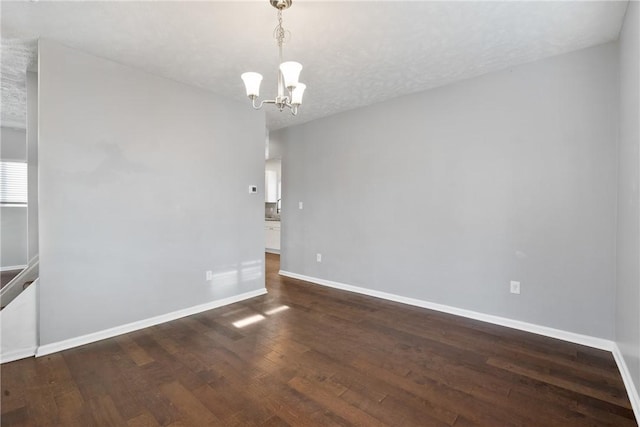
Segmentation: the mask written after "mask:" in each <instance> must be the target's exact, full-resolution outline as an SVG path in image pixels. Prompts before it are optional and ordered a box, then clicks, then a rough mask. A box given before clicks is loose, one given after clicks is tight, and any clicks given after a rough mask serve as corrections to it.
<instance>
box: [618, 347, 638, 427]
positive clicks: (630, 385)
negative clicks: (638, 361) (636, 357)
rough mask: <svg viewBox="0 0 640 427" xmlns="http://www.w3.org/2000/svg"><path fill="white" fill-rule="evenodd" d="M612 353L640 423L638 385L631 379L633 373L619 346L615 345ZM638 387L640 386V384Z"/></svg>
mask: <svg viewBox="0 0 640 427" xmlns="http://www.w3.org/2000/svg"><path fill="white" fill-rule="evenodd" d="M612 353H613V358H614V359H615V360H616V363H617V365H618V370H620V375H621V376H622V381H623V382H624V386H625V388H626V389H627V394H628V395H629V400H630V401H631V407H632V408H633V413H634V414H635V416H636V421H638V422H640V395H638V389H637V388H636V384H634V382H633V378H632V377H631V373H630V372H629V368H628V367H627V362H626V361H625V360H624V357H623V356H622V352H621V351H620V347H618V344H615V343H614V344H613V350H612ZM638 385H639V386H640V384H638Z"/></svg>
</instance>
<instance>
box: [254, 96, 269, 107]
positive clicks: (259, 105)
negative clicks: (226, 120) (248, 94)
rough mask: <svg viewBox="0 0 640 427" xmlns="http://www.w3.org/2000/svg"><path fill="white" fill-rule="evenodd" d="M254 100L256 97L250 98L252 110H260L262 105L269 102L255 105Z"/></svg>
mask: <svg viewBox="0 0 640 427" xmlns="http://www.w3.org/2000/svg"><path fill="white" fill-rule="evenodd" d="M256 99H257V97H255V96H254V97H253V98H251V105H253V108H254V109H256V110H259V109H261V108H262V104H265V103H267V104H268V103H269V101H260V104H258V105H256Z"/></svg>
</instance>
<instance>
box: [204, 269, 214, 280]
mask: <svg viewBox="0 0 640 427" xmlns="http://www.w3.org/2000/svg"><path fill="white" fill-rule="evenodd" d="M205 277H206V278H207V280H213V271H211V270H208V271H207V272H206V275H205Z"/></svg>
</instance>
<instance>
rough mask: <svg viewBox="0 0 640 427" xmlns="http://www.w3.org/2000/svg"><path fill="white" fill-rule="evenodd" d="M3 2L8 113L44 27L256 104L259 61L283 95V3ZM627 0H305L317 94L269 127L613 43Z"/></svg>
mask: <svg viewBox="0 0 640 427" xmlns="http://www.w3.org/2000/svg"><path fill="white" fill-rule="evenodd" d="M1 7H2V38H3V40H2V73H3V76H2V77H3V81H2V107H3V112H2V119H3V122H5V123H8V122H12V121H13V122H15V121H21V120H22V121H24V111H19V110H20V108H22V110H24V81H22V82H21V81H19V80H20V79H19V78H16V74H19V72H21V71H22V70H23V69H24V68H25V67H26V66H27V64H28V62H29V61H30V60H31V58H32V57H33V40H35V39H37V38H38V37H44V38H49V39H52V40H56V41H58V42H60V43H63V44H65V45H67V46H70V47H74V48H77V49H80V50H82V51H85V52H88V53H92V54H94V55H98V56H102V57H105V58H110V59H113V60H115V61H118V62H120V63H123V64H128V65H131V66H133V67H137V68H141V69H144V70H147V71H149V72H151V73H154V74H158V75H161V76H165V77H168V78H171V79H174V80H178V81H181V82H185V83H188V84H192V85H196V86H199V87H203V88H206V89H209V90H211V91H213V92H216V93H219V94H220V95H223V96H225V97H229V98H232V99H236V100H238V101H241V102H245V103H247V108H250V106H249V102H248V100H247V99H246V97H245V96H244V87H243V84H242V81H241V80H240V77H239V76H240V74H241V73H242V72H244V71H257V72H260V73H262V74H263V75H264V77H265V78H264V81H263V86H262V88H261V94H262V95H263V97H267V98H272V97H273V96H274V92H275V87H276V82H275V79H276V75H275V71H276V67H277V62H278V61H277V48H276V45H275V41H274V40H273V39H272V31H273V28H274V27H275V25H276V11H275V9H273V8H272V7H271V6H269V4H268V1H267V0H262V1H258V2H255V1H249V2H247V1H233V2H202V1H201V2H187V1H175V2H153V1H139V2H137V1H136V2H106V1H103V2H73V1H72V2H58V1H56V2H44V1H40V2H11V1H4V0H3V1H2V6H1ZM626 7H627V2H626V1H624V2H618V1H605V2H597V1H594V2H558V1H549V2H517V1H512V2H485V1H477V2H458V1H451V2H420V1H403V2H399V1H398V2H396V1H387V2H365V1H356V2H315V1H305V0H296V1H295V2H294V5H293V6H292V7H291V9H288V10H286V11H285V12H284V26H285V28H287V29H288V30H290V31H291V33H292V38H291V41H290V43H289V44H287V45H286V46H285V60H297V61H299V62H301V63H302V64H303V65H304V69H303V70H302V75H301V78H300V80H301V81H302V82H304V83H306V84H307V92H306V94H305V99H304V104H303V106H302V108H301V112H300V114H299V115H298V116H297V117H292V116H291V115H289V114H287V113H279V112H274V111H270V110H267V125H268V127H269V128H270V129H277V128H281V127H285V126H289V125H291V124H297V123H302V122H305V121H309V120H312V119H316V118H319V117H323V116H327V115H331V114H335V113H338V112H340V111H344V110H349V109H352V108H356V107H359V106H363V105H368V104H372V103H375V102H380V101H384V100H386V99H389V98H393V97H395V96H399V95H404V94H408V93H412V92H417V91H421V90H426V89H429V88H432V87H436V86H442V85H445V84H448V83H451V82H454V81H457V80H462V79H466V78H469V77H473V76H477V75H480V74H483V73H487V72H490V71H494V70H498V69H504V68H507V67H510V66H513V65H517V64H522V63H525V62H530V61H534V60H537V59H541V58H544V57H547V56H552V55H557V54H561V53H565V52H569V51H572V50H578V49H582V48H585V47H589V46H594V45H597V44H601V43H606V42H609V41H613V40H616V39H617V37H618V33H619V31H620V28H621V25H622V21H623V18H624V13H625V10H626ZM21 41H22V42H24V43H21ZM5 77H6V82H5ZM20 91H22V92H20ZM268 107H270V106H267V108H268ZM5 119H6V120H7V121H5Z"/></svg>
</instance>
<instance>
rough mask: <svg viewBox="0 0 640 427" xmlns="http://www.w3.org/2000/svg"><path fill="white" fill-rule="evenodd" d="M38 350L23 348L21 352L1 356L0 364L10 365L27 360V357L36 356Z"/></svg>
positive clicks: (15, 351)
mask: <svg viewBox="0 0 640 427" xmlns="http://www.w3.org/2000/svg"><path fill="white" fill-rule="evenodd" d="M35 354H36V348H35V347H29V348H21V349H20V350H14V351H11V352H9V353H6V354H2V355H0V363H9V362H13V361H14V360H20V359H26V358H27V357H31V356H35Z"/></svg>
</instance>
